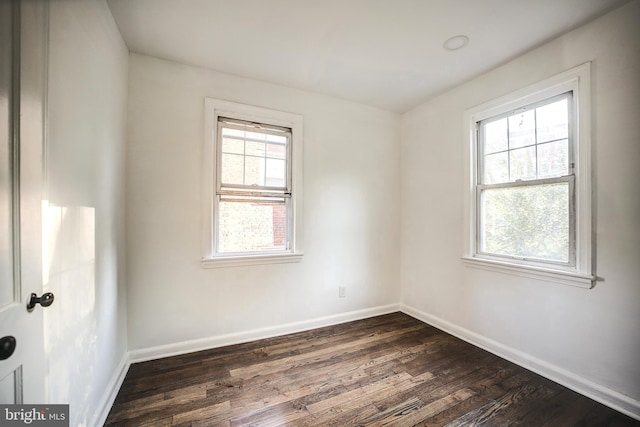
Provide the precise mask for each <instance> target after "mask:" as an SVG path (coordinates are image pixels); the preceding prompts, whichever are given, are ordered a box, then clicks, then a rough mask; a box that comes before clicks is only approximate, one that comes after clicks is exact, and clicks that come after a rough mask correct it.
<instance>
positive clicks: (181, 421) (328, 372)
mask: <svg viewBox="0 0 640 427" xmlns="http://www.w3.org/2000/svg"><path fill="white" fill-rule="evenodd" d="M106 425H107V426H154V427H155V426H183V427H186V426H193V427H195V426H280V425H289V426H413V425H421V426H422V425H424V426H450V427H453V426H469V425H476V426H512V425H521V426H553V427H555V426H574V425H576V426H577V425H579V426H632V425H634V426H638V425H640V422H637V421H635V420H633V419H631V418H629V417H627V416H625V415H623V414H620V413H618V412H616V411H614V410H612V409H610V408H607V407H605V406H603V405H601V404H599V403H597V402H594V401H593V400H590V399H588V398H586V397H584V396H581V395H579V394H577V393H575V392H573V391H571V390H569V389H567V388H565V387H562V386H560V385H558V384H556V383H554V382H552V381H549V380H547V379H545V378H543V377H541V376H539V375H536V374H534V373H532V372H530V371H527V370H526V369H523V368H521V367H519V366H517V365H514V364H513V363H510V362H508V361H505V360H503V359H501V358H499V357H497V356H494V355H492V354H490V353H488V352H486V351H484V350H481V349H479V348H477V347H474V346H472V345H470V344H467V343H465V342H463V341H461V340H459V339H457V338H455V337H453V336H451V335H448V334H446V333H444V332H442V331H440V330H438V329H436V328H433V327H431V326H429V325H426V324H424V323H422V322H420V321H418V320H415V319H413V318H411V317H409V316H407V315H405V314H402V313H393V314H389V315H385V316H378V317H374V318H371V319H366V320H360V321H356V322H350V323H345V324H341V325H337V326H331V327H326V328H320V329H315V330H312V331H308V332H302V333H297V334H292V335H287V336H282V337H276V338H270V339H265V340H260V341H254V342H251V343H247V344H240V345H234V346H229V347H223V348H218V349H213V350H207V351H201V352H197V353H191V354H187V355H182V356H175V357H169V358H165V359H160V360H155V361H150V362H144V363H139V364H134V365H132V366H131V368H130V369H129V372H128V373H127V375H126V378H125V380H124V383H123V385H122V388H121V390H120V392H119V393H118V396H117V398H116V401H115V403H114V405H113V408H112V409H111V412H110V414H109V417H108V419H107V422H106Z"/></svg>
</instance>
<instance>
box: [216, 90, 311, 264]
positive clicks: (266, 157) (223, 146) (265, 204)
mask: <svg viewBox="0 0 640 427" xmlns="http://www.w3.org/2000/svg"><path fill="white" fill-rule="evenodd" d="M205 111H206V118H205V123H206V137H205V150H204V153H205V167H204V171H205V177H204V182H205V185H204V188H205V189H206V194H205V197H204V200H205V203H206V205H205V207H204V209H203V211H204V218H205V224H206V225H207V226H205V238H204V245H203V246H204V252H205V255H204V257H203V265H204V266H205V267H218V266H231V265H245V264H264V263H280V262H294V261H299V260H300V257H301V255H302V250H301V249H302V236H301V223H300V216H301V206H302V205H301V199H302V194H301V193H302V188H301V166H302V118H301V117H300V116H298V115H294V114H290V113H283V112H279V111H273V110H268V109H264V108H259V107H252V106H248V105H243V104H237V103H232V102H227V101H220V100H215V99H207V100H206V102H205Z"/></svg>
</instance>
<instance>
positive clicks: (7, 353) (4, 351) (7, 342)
mask: <svg viewBox="0 0 640 427" xmlns="http://www.w3.org/2000/svg"><path fill="white" fill-rule="evenodd" d="M15 350H16V338H15V337H12V336H11V335H7V336H6V337H2V338H0V360H5V359H8V358H10V357H11V355H12V354H13V352H14V351H15Z"/></svg>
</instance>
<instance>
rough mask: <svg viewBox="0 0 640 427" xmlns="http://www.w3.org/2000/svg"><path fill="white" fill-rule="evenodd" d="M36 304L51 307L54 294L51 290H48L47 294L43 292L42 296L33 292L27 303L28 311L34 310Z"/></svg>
mask: <svg viewBox="0 0 640 427" xmlns="http://www.w3.org/2000/svg"><path fill="white" fill-rule="evenodd" d="M36 304H40V305H41V306H43V307H49V306H50V305H51V304H53V294H52V293H51V292H47V293H46V294H42V296H41V297H38V295H36V294H35V293H32V294H31V298H29V302H28V303H27V311H33V309H34V308H35V307H36Z"/></svg>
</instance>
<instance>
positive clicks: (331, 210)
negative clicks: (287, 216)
mask: <svg viewBox="0 0 640 427" xmlns="http://www.w3.org/2000/svg"><path fill="white" fill-rule="evenodd" d="M129 77H130V79H129V116H128V138H129V142H128V151H127V156H128V157H127V158H128V164H127V168H128V170H127V178H128V181H127V231H128V234H127V254H128V259H127V281H128V307H129V312H128V325H129V347H130V349H131V350H141V349H149V348H153V347H157V346H168V347H166V348H165V350H166V351H173V350H176V348H177V347H176V346H175V344H177V343H184V342H190V343H194V340H204V341H202V342H206V343H211V342H213V341H211V339H214V340H215V338H216V337H221V336H226V335H227V334H241V333H245V332H247V331H254V330H257V329H260V328H270V327H273V328H278V327H281V326H283V325H289V324H291V323H295V322H305V321H309V320H314V319H319V318H325V317H326V316H334V315H339V314H344V313H348V312H352V311H357V310H366V309H372V308H377V307H381V306H385V305H387V304H391V303H397V302H398V301H399V299H400V289H399V284H398V277H399V274H400V273H399V250H400V243H399V242H400V241H399V234H400V233H399V231H400V229H399V220H400V213H399V209H398V204H399V202H400V193H399V183H400V164H399V159H400V157H399V146H398V141H399V137H400V135H399V117H398V116H397V115H395V114H392V113H389V112H384V111H381V110H377V109H374V108H371V107H366V106H362V105H359V104H355V103H351V102H346V101H341V100H337V99H334V98H330V97H326V96H321V95H317V94H313V93H308V92H303V91H299V90H294V89H289V88H285V87H281V86H276V85H271V84H266V83H262V82H258V81H254V80H248V79H244V78H240V77H234V76H230V75H226V74H221V73H217V72H214V71H211V70H206V69H202V68H196V67H192V66H187V65H181V64H178V63H174V62H169V61H164V60H160V59H155V58H151V57H147V56H141V55H137V54H132V55H131V58H130V71H129ZM205 97H213V98H218V99H223V100H228V101H234V102H240V103H244V104H250V105H256V106H260V107H266V108H271V109H276V110H281V111H287V112H291V113H296V114H301V115H303V116H304V157H305V158H304V242H305V243H304V251H305V255H304V259H303V261H302V262H301V263H299V264H278V265H264V266H250V267H230V268H218V269H203V268H202V267H201V265H200V257H201V256H202V253H201V233H202V228H201V217H200V215H201V167H202V145H203V128H204V124H203V119H204V98H205ZM340 285H344V286H346V287H347V297H346V298H340V299H339V298H338V286H340ZM194 345H196V344H193V345H191V344H189V345H186V346H183V347H181V348H182V349H193V348H194ZM203 345H205V346H206V344H203ZM160 354H163V350H159V351H158V352H155V353H153V355H155V356H157V355H160Z"/></svg>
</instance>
